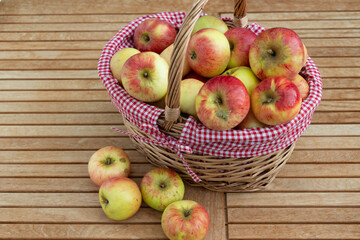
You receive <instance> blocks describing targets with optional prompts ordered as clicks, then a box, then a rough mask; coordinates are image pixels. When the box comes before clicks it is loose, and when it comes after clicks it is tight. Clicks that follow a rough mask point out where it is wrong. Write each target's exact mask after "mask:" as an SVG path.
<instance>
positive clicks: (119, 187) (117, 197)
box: [99, 177, 141, 220]
mask: <svg viewBox="0 0 360 240" xmlns="http://www.w3.org/2000/svg"><path fill="white" fill-rule="evenodd" d="M99 200H100V204H101V207H102V209H103V210H104V212H105V214H106V216H108V217H109V218H111V219H113V220H125V219H128V218H130V217H131V216H133V215H134V214H135V213H136V212H137V211H138V210H139V208H140V205H141V192H140V189H139V187H138V185H137V184H136V183H135V182H134V181H133V180H131V179H129V178H127V177H115V178H110V179H108V180H106V181H105V182H104V183H103V184H102V185H101V187H100V189H99Z"/></svg>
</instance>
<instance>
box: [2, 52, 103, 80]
mask: <svg viewBox="0 0 360 240" xmlns="http://www.w3.org/2000/svg"><path fill="white" fill-rule="evenodd" d="M99 56H100V55H99ZM98 76H99V75H98V73H97V70H41V71H40V70H38V71H36V70H27V71H16V70H14V71H0V79H57V78H60V79H64V78H65V79H66V78H70V79H73V78H80V79H82V78H85V79H89V78H98Z"/></svg>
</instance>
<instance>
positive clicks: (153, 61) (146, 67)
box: [110, 15, 309, 131]
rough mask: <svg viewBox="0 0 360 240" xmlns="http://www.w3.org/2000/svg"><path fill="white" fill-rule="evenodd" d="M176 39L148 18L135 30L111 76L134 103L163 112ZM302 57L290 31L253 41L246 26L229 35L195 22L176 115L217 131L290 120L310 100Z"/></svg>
mask: <svg viewBox="0 0 360 240" xmlns="http://www.w3.org/2000/svg"><path fill="white" fill-rule="evenodd" d="M176 34H177V32H176V29H175V28H174V26H173V25H172V24H170V23H168V22H166V21H163V20H160V19H156V18H151V19H148V20H145V21H144V22H142V23H141V24H140V25H139V26H138V27H137V28H136V29H135V32H134V36H133V40H134V44H135V48H125V49H121V50H119V51H118V52H116V53H115V55H114V56H113V58H112V59H111V62H110V68H111V71H112V73H113V76H114V77H115V78H116V79H117V80H118V81H119V83H121V84H122V86H123V87H124V89H125V90H126V91H127V92H128V93H129V94H130V95H131V96H132V97H134V98H136V99H138V100H140V101H144V102H148V103H152V104H154V105H156V106H158V107H164V104H165V102H166V91H167V85H168V71H169V63H170V57H171V53H172V51H173V42H174V40H175V37H176ZM307 57H308V56H307V50H306V47H305V45H304V44H303V43H302V41H301V39H300V38H299V36H298V35H297V34H296V33H295V32H294V31H292V30H290V29H287V28H271V29H267V30H265V31H263V32H262V33H260V34H259V35H258V36H256V34H255V33H253V32H252V31H251V30H249V29H246V28H240V27H235V28H232V29H228V27H227V25H226V24H225V22H224V21H222V20H221V19H220V18H217V17H214V16H208V15H207V16H203V17H200V18H199V19H198V20H197V22H196V24H195V27H194V30H193V32H192V35H191V38H190V41H189V44H188V47H187V51H186V56H185V62H184V67H183V69H182V72H183V81H182V82H181V86H180V110H181V112H182V113H183V114H185V115H192V116H193V117H195V118H196V119H198V120H200V121H201V122H202V123H203V124H204V125H205V126H206V127H208V128H210V129H213V130H218V131H224V130H229V129H232V128H233V129H245V128H253V127H265V126H269V125H270V126H271V125H278V124H282V123H287V122H290V121H291V120H292V119H293V118H295V116H296V115H297V114H298V113H299V111H300V108H301V104H302V101H303V100H304V99H305V98H306V97H307V96H308V94H309V85H308V83H307V81H306V80H305V79H304V78H303V77H302V76H301V75H299V72H300V70H301V68H302V67H303V66H304V65H305V63H306V61H307ZM179 71H180V70H179Z"/></svg>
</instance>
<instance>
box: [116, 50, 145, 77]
mask: <svg viewBox="0 0 360 240" xmlns="http://www.w3.org/2000/svg"><path fill="white" fill-rule="evenodd" d="M138 53H140V51H139V50H137V49H135V48H123V49H120V50H119V51H117V52H116V53H115V54H114V55H113V56H112V58H111V61H110V69H111V72H112V74H113V76H114V78H116V79H117V80H118V81H119V83H121V70H122V67H123V66H124V63H125V62H126V61H127V60H128V59H129V58H130V57H131V56H134V55H135V54H138Z"/></svg>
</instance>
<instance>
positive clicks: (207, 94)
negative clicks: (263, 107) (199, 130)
mask: <svg viewBox="0 0 360 240" xmlns="http://www.w3.org/2000/svg"><path fill="white" fill-rule="evenodd" d="M195 107H196V114H197V116H198V118H199V120H200V121H201V122H202V123H203V124H204V125H205V126H206V127H208V128H210V129H213V130H218V131H223V130H228V129H231V128H233V127H235V126H236V125H238V124H239V123H240V122H241V121H242V120H243V119H244V118H245V117H246V115H247V113H248V112H249V108H250V97H249V94H248V92H247V90H246V87H245V85H244V84H243V83H242V82H241V81H239V79H237V78H236V77H233V76H226V75H221V76H217V77H214V78H212V79H210V80H209V81H207V82H206V83H205V84H204V86H203V87H202V88H201V89H200V91H199V93H198V95H197V97H196V100H195Z"/></svg>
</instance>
